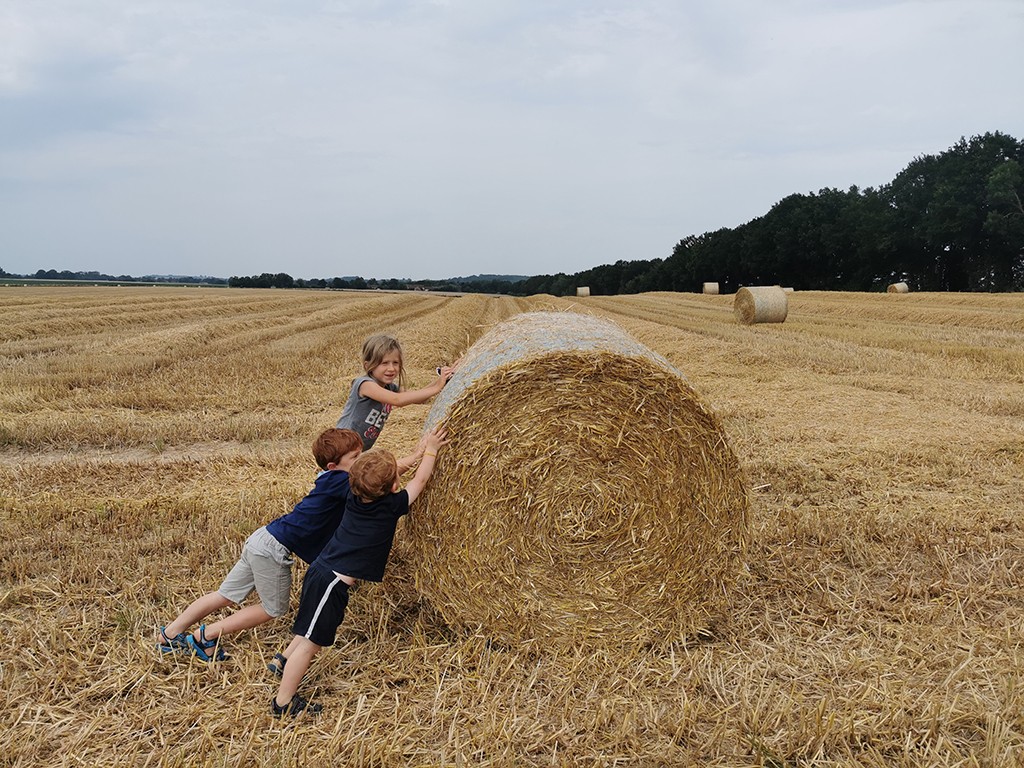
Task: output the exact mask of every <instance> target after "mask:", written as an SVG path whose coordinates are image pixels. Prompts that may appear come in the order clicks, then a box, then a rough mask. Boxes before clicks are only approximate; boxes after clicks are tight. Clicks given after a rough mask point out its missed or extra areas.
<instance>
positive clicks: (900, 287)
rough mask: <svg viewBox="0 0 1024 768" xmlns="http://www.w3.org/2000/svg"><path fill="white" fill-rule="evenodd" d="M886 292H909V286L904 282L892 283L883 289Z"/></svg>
mask: <svg viewBox="0 0 1024 768" xmlns="http://www.w3.org/2000/svg"><path fill="white" fill-rule="evenodd" d="M885 292H886V293H910V286H909V285H907V284H906V283H893V284H892V285H890V286H889V287H888V288H886V289H885Z"/></svg>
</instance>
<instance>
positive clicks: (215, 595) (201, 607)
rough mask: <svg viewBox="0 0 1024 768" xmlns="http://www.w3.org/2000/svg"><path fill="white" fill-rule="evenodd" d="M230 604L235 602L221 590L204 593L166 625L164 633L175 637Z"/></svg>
mask: <svg viewBox="0 0 1024 768" xmlns="http://www.w3.org/2000/svg"><path fill="white" fill-rule="evenodd" d="M229 605H233V603H232V602H231V601H230V600H228V599H227V598H226V597H224V595H222V594H221V593H220V592H210V593H209V594H206V595H203V596H202V597H200V598H199V599H198V600H196V601H195V602H193V603H192V605H190V606H189V607H188V608H186V609H185V610H184V611H182V612H181V615H180V616H178V618H176V619H175V620H174V621H172V622H171V623H170V624H168V625H167V626H166V627H164V634H165V635H167V636H168V637H174V636H175V635H177V634H179V633H181V632H184V631H185V630H186V629H188V628H189V627H191V626H192V625H193V624H197V623H198V622H200V621H202V620H203V619H205V618H206V617H207V616H209V615H210V614H211V613H213V612H214V611H218V610H220V609H221V608H226V607H227V606H229ZM158 639H159V638H158Z"/></svg>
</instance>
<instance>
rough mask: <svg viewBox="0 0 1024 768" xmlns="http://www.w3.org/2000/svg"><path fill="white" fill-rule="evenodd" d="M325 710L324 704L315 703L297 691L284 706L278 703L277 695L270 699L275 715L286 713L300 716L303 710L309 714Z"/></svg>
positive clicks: (272, 712)
mask: <svg viewBox="0 0 1024 768" xmlns="http://www.w3.org/2000/svg"><path fill="white" fill-rule="evenodd" d="M323 711H324V708H323V706H321V705H320V704H314V703H313V702H312V701H306V700H305V699H304V698H302V697H301V696H299V694H297V693H296V694H295V695H294V696H292V700H291V701H289V702H288V703H287V704H285V705H284V706H283V707H282V706H280V705H278V703H277V697H276V696H275V697H272V698H271V699H270V714H272V715H273V716H274V717H283V716H284V715H289V716H291V717H298V716H299V715H301V714H302V713H303V712H305V713H306V714H307V715H319V714H320V713H321V712H323Z"/></svg>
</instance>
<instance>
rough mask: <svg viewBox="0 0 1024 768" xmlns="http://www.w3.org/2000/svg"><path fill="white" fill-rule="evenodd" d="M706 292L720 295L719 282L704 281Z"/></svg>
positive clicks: (711, 294)
mask: <svg viewBox="0 0 1024 768" xmlns="http://www.w3.org/2000/svg"><path fill="white" fill-rule="evenodd" d="M704 293H706V294H707V295H708V296H717V295H718V283H704Z"/></svg>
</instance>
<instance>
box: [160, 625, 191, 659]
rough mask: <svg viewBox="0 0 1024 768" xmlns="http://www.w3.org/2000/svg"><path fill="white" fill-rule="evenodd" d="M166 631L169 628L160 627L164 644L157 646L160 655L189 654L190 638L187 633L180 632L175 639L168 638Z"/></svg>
mask: <svg viewBox="0 0 1024 768" xmlns="http://www.w3.org/2000/svg"><path fill="white" fill-rule="evenodd" d="M166 629H167V627H160V637H161V639H162V640H163V642H162V643H157V644H156V647H157V648H158V649H159V650H160V653H189V646H188V638H187V637H186V636H185V633H184V632H179V633H178V634H176V635H175V636H174V637H168V636H167V632H166V631H165V630H166Z"/></svg>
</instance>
